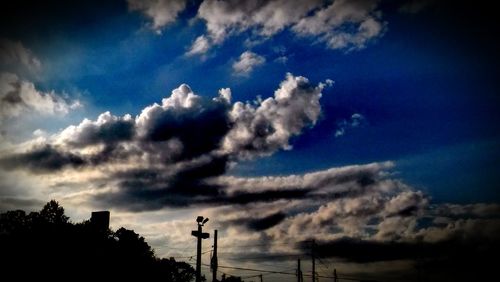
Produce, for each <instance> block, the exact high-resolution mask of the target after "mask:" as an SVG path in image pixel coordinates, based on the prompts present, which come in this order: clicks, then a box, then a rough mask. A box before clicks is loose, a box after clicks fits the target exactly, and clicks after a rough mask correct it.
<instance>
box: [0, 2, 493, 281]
mask: <svg viewBox="0 0 500 282" xmlns="http://www.w3.org/2000/svg"><path fill="white" fill-rule="evenodd" d="M252 3H253V4H252ZM255 3H257V4H255ZM30 4H31V5H27V6H26V7H25V6H23V5H24V4H16V3H10V4H6V6H5V9H2V10H4V11H8V12H2V15H3V16H2V17H1V19H0V23H1V24H2V28H1V29H0V47H1V48H0V55H1V59H2V62H1V64H0V67H1V68H0V74H1V75H2V76H1V79H2V80H1V81H0V94H1V95H2V96H1V100H0V102H1V104H0V114H1V115H0V122H1V124H0V130H1V135H0V137H1V138H0V168H1V169H2V170H0V176H1V178H3V180H2V181H0V188H1V189H0V210H3V209H8V208H27V209H35V208H36V207H38V206H41V204H42V203H43V202H44V201H46V200H49V199H51V198H56V199H58V200H60V201H61V202H62V203H63V204H64V206H65V207H68V209H67V210H68V211H69V213H70V215H71V216H72V217H74V218H76V219H84V218H87V215H88V212H89V211H90V210H94V209H96V208H99V209H110V210H112V212H113V215H114V218H113V219H112V224H113V225H114V226H118V225H119V224H124V225H126V226H128V227H130V228H135V229H137V230H139V231H141V232H143V233H144V234H145V236H146V238H147V239H148V240H149V241H150V242H153V243H152V245H153V246H154V247H157V248H160V250H161V248H163V247H164V246H165V244H172V245H174V244H190V243H189V242H190V241H186V239H185V238H183V237H182V236H181V235H179V234H177V233H175V232H174V233H175V234H172V235H168V236H167V235H164V234H163V233H164V230H170V229H171V228H173V227H172V226H175V228H177V229H178V228H179V226H181V225H182V226H184V227H185V226H190V225H189V224H188V223H187V222H190V221H189V220H191V219H189V220H188V217H190V216H191V215H193V216H194V215H195V214H196V213H197V211H196V210H194V209H193V208H192V206H190V205H195V204H200V205H202V206H203V212H204V213H205V214H208V215H210V216H213V215H219V216H220V218H219V221H212V222H213V224H214V225H215V226H218V228H220V230H221V234H222V237H223V236H224V234H225V233H224V232H228V234H229V233H230V230H233V231H231V232H236V233H238V234H241V236H243V237H244V236H248V237H245V238H246V240H249V241H259V240H265V239H266V238H278V237H279V238H280V239H279V240H281V239H282V240H284V241H286V240H287V238H281V237H280V236H283V235H282V234H284V233H286V232H292V231H290V230H295V231H296V230H298V229H301V228H295V227H296V226H305V223H304V222H306V221H311V222H316V221H314V220H315V219H314V218H316V216H318V218H322V219H324V218H325V216H324V213H327V212H329V215H330V216H331V218H332V219H331V220H332V222H334V224H335V228H336V229H327V228H326V229H321V228H324V227H323V226H321V228H320V227H318V226H315V227H318V228H320V229H321V230H319V229H318V230H319V231H317V234H316V233H311V234H299V233H298V234H296V237H297V238H299V237H300V238H303V239H304V238H309V237H310V236H316V235H317V236H320V237H318V238H319V239H321V238H323V239H324V240H331V239H332V238H341V236H347V237H349V238H357V237H359V238H363V239H367V238H368V239H373V240H382V241H384V242H385V241H391V240H398V238H399V239H400V238H406V239H408V240H414V239H415V238H416V237H412V236H414V235H415V236H417V235H416V234H417V233H418V234H419V235H418V236H422V237H425V236H429V238H428V239H429V241H432V240H434V238H433V237H432V236H433V235H432V234H434V233H432V232H434V231H433V230H430V229H431V227H432V228H441V227H443V223H442V222H437V221H436V222H434V223H433V224H435V225H432V224H431V227H429V230H427V231H429V233H425V232H427V231H426V230H423V229H418V228H417V226H420V224H421V223H422V221H426V222H427V221H428V220H429V218H432V217H436V218H438V217H439V218H440V219H442V218H444V217H449V220H450V223H449V224H452V220H455V219H456V216H457V214H459V215H461V216H464V217H467V220H471V222H472V221H473V222H474V224H476V223H477V224H483V223H484V222H482V221H481V220H483V219H484V218H494V219H492V220H495V221H494V222H493V223H492V226H500V225H499V224H498V222H499V221H498V215H499V214H500V213H499V212H498V210H500V209H499V208H498V202H499V201H500V193H499V191H498V183H499V182H500V174H499V173H498V167H500V151H499V148H500V146H499V145H500V135H499V125H498V122H497V121H498V120H500V111H499V110H498V104H499V103H498V102H499V98H498V97H499V95H498V81H497V80H498V78H497V76H498V75H497V69H498V62H499V60H498V57H499V55H498V47H499V46H498V43H497V42H495V40H494V36H495V35H496V34H498V31H499V30H498V24H496V23H495V20H494V19H495V16H496V15H494V12H493V11H492V10H491V9H488V7H487V6H481V5H480V4H478V5H477V6H473V5H472V4H470V5H469V4H468V3H463V2H462V1H426V0H421V1H415V0H408V1H392V0H386V1H374V0H373V1H372V0H359V1H344V0H336V1H321V0H316V1H301V0H297V1H275V0H272V1H261V2H257V1H240V2H239V3H238V1H212V0H205V1H201V0H200V1H198V0H196V1H195V0H189V1H184V0H172V1H163V0H150V1H142V2H140V1H136V0H128V1H125V0H123V1H121V0H120V1H118V0H116V1H105V3H98V1H95V2H94V1H81V2H77V3H72V4H68V3H63V2H61V1H55V0H54V1H49V3H48V4H41V3H30ZM226 4H227V5H226ZM225 5H226V6H225ZM273 5H274V6H273ZM269 7H271V8H269ZM221 11H222V12H221ZM269 11H271V13H270V12H269ZM4 14H5V15H4ZM324 15H326V16H324ZM234 19H237V20H235V21H233V20H234ZM318 22H319V23H320V24H318ZM196 48H198V49H196ZM288 73H290V74H291V75H287V74H288ZM329 80H332V81H333V84H332V83H330V81H329ZM183 84H187V85H189V88H188V87H186V86H183ZM330 84H331V85H330ZM225 88H229V89H230V95H229V96H224V95H223V93H226V94H227V92H228V91H229V90H227V89H225ZM221 89H225V90H221ZM275 91H276V93H275ZM280 91H281V92H280ZM278 92H279V93H281V94H279V93H278ZM280 95H281V97H282V98H280ZM215 97H217V98H215ZM227 97H230V99H228V98H227ZM283 97H284V98H283ZM319 97H320V98H319ZM213 98H215V99H213ZM162 99H164V100H162ZM280 99H281V100H280ZM318 99H319V102H318V103H319V104H317V103H316V102H317V101H316V100H318ZM237 101H241V102H243V103H242V104H238V103H236V102H237ZM266 101H267V102H268V104H266ZM155 103H156V105H155ZM240 106H241V108H238V107H240ZM198 110H199V111H198ZM107 111H109V112H110V113H109V114H108V113H106V112H107ZM207 112H208V113H209V114H206V113H207ZM283 113H285V114H283ZM84 119H87V120H84ZM242 132H243V133H242ZM275 133H276V134H275ZM278 133H280V134H278ZM245 142H246V143H245ZM264 176H267V178H265V177H264ZM316 178H317V179H320V180H324V181H323V182H321V181H320V180H318V183H317V182H316V181H315V179H316ZM346 179H347V180H346ZM320 182H321V183H320ZM351 182H352V183H351ZM325 183H326V184H325ZM346 183H348V184H346ZM344 185H345V187H344ZM349 185H350V186H349ZM365 186H367V187H372V186H373V191H375V192H373V193H374V194H376V195H377V197H380V198H377V197H375V196H373V195H372V194H370V193H368V192H367V193H366V194H364V193H365V192H359V191H365V190H364V189H365ZM297 187H299V188H300V189H299V191H296V190H294V189H296V188H297ZM346 187H347V188H346ZM388 187H389V188H388ZM344 188H345V189H347V190H346V191H347V192H346V191H344V190H343V189H344ZM182 189H187V190H182ZM197 189H201V190H197ZM297 189H298V188H297ZM335 189H339V190H338V191H337V190H335ZM333 190H335V193H333V192H332V191H333ZM358 190H359V191H358ZM234 191H236V192H234ZM314 191H319V192H318V193H320V194H321V193H326V195H330V196H331V197H333V198H328V197H326V198H325V199H321V200H320V199H318V198H317V194H315V192H314ZM349 191H350V192H349ZM356 191H358V192H359V193H361V194H359V195H358V194H355V193H358V192H356ZM351 192H352V193H353V195H351V196H349V197H352V198H349V197H347V198H346V199H344V198H342V196H338V195H344V194H342V193H346V194H349V193H351ZM330 193H332V194H330ZM387 193H388V194H387ZM354 194H355V195H354ZM242 195H243V196H242ZM269 195H271V196H269ZM321 195H322V194H321ZM349 195H350V194H349ZM244 196H245V197H244ZM365 196H366V197H367V198H364V197H365ZM372 196H373V197H374V198H376V200H373V199H374V198H370V197H372ZM190 197H192V198H190ZM265 197H271V200H269V199H262V198H265ZM273 197H275V198H273ZM301 197H303V198H304V199H302V198H301ZM336 197H340V198H339V199H337V198H336ZM391 197H392V198H391ZM191 199H192V202H190V200H191ZM328 199H331V201H330V200H328ZM367 199H370V200H367ZM302 200H303V202H301V201H302ZM351 200H352V202H349V201H351ZM267 201H270V202H267ZM295 201H298V202H299V203H300V205H302V206H303V208H298V206H297V205H299V204H296V202H295ZM370 201H371V202H370ZM377 201H383V202H384V203H385V204H386V206H385V208H384V209H383V210H377V211H376V212H374V214H373V215H370V216H372V217H366V218H365V215H364V214H362V213H361V212H360V213H359V214H356V213H355V212H352V214H351V213H349V212H348V211H345V210H349V209H350V208H352V207H353V206H354V207H358V208H360V207H365V206H368V207H369V206H370V203H371V204H373V203H374V202H377ZM401 202H404V204H403V203H401ZM190 203H191V204H190ZM193 203H194V204H193ZM398 203H399V205H400V207H399V208H400V209H401V210H400V211H399V212H400V213H401V214H400V215H398V216H397V220H398V224H394V220H395V217H396V216H394V214H398V213H397V212H395V211H394V209H395V207H394V205H397V204H398ZM342 207H344V211H345V212H346V214H340V211H339V210H342ZM484 207H486V208H484ZM377 208H380V207H379V206H377V207H376V208H375V207H373V209H374V210H376V209H377ZM483 208H484V210H486V214H483V213H481V212H477V210H481V211H483V212H484V210H482V209H483ZM338 209H339V210H338ZM360 209H361V208H360ZM412 209H413V210H415V211H418V212H415V213H412V215H411V217H406V216H409V215H403V214H404V213H405V211H408V210H412ZM366 210H370V209H369V208H366ZM451 210H453V212H452V211H451ZM456 210H460V211H456ZM267 211H268V212H267ZM363 211H364V210H363ZM491 211H493V212H492V214H493V215H492V214H490V213H488V212H491ZM244 212H246V213H248V216H249V217H251V218H252V219H253V220H254V221H253V223H255V221H256V220H257V221H258V220H264V219H266V218H268V216H272V215H273V214H271V213H273V212H275V213H276V214H274V215H278V217H277V218H283V219H282V222H281V221H280V222H279V223H276V225H275V226H271V227H269V229H266V230H253V231H255V232H254V233H248V234H247V233H244V232H243V231H242V230H246V229H244V228H243V229H238V228H240V227H231V226H230V225H231V224H234V223H235V222H237V220H238V219H241V218H242V217H243V216H247V214H245V215H242V214H243V213H244ZM446 212H450V213H451V215H450V214H440V213H446ZM460 212H462V214H461V213H460ZM475 212H477V213H478V214H479V215H478V214H475ZM221 214H222V215H221ZM353 214H355V215H353ZM437 214H439V216H438V215H437ZM472 215H474V216H477V217H478V218H479V219H478V218H472V219H471V218H469V217H470V216H472ZM168 216H170V217H171V218H170V219H171V220H170V219H169V220H166V219H165V218H168ZM337 217H340V218H342V219H340V220H338V219H337ZM344 217H345V218H344ZM360 218H361V219H360ZM344 219H345V221H344ZM337 220H338V221H337ZM363 220H366V222H365V223H366V224H364V225H363V224H361V225H359V224H360V223H359V222H363ZM179 221H180V222H181V223H179ZM191 221H192V220H191ZM371 222H377V223H376V224H375V225H377V224H378V225H377V226H375V225H374V224H372V223H371ZM250 223H252V222H250ZM250 223H249V224H250ZM127 224H128V225H127ZM301 224H303V225H301ZM471 224H472V223H471ZM158 225H160V226H161V228H159V227H157V226H158ZM249 226H250V225H249ZM374 226H375V227H374ZM390 226H393V227H394V226H405V227H407V228H408V230H403V231H402V230H399V229H398V230H389V231H390V232H389V231H387V230H386V229H387V228H389V227H390ZM457 226H458V224H457ZM474 226H475V225H474ZM169 228H170V229H169ZM175 228H174V229H175ZM231 228H234V229H231ZM248 228H249V227H248ZM248 228H247V229H248ZM286 228H290V229H286ZM294 228H295V229H294ZM332 228H333V227H332ZM394 228H396V227H394ZM453 228H455V227H453ZM453 228H451V227H450V228H448V229H446V230H444V229H443V230H441V231H442V232H443V234H444V233H446V232H451V231H449V230H454V229H453ZM457 228H458V227H457ZM177 229H175V230H177ZM302 229H304V228H302ZM313 229H314V228H311V230H313ZM368 229H370V230H371V231H367V230H368ZM375 229H376V230H378V231H376V232H375V231H373V230H375ZM396 229H397V228H396ZM424 229H425V228H424ZM234 230H236V231H234ZM277 230H281V231H283V230H288V231H283V232H281V233H280V232H278V231H277ZM304 230H306V229H304ZM337 230H342V231H338V232H337ZM353 230H357V231H353ZM360 230H361V231H360ZM295 231H293V232H295ZM410 231H411V232H410ZM462 231H463V230H458V231H456V232H462ZM245 232H246V231H245ZM293 232H292V233H293ZM311 232H313V231H311ZM363 232H366V233H363ZM453 232H455V231H453ZM463 232H465V231H463ZM232 234H235V233H232ZM279 234H281V235H279ZM387 234H397V236H399V237H397V236H396V235H394V236H395V237H394V238H397V239H394V238H393V237H388V236H389V235H387ZM408 234H411V236H410V235H408ZM422 234H424V235H422ZM426 234H427V235H426ZM446 234H448V233H446ZM252 236H253V237H252ZM308 236H309V237H308ZM321 236H323V237H321ZM335 236H337V237H335ZM405 236H407V237H405ZM443 236H444V235H443ZM450 236H451V235H450ZM293 238H295V237H292V239H293ZM325 238H326V239H325ZM426 238H427V237H426ZM443 238H444V237H443ZM188 239H189V238H188ZM288 239H290V238H288ZM276 240H277V241H279V240H278V239H276ZM186 242H188V243H186ZM287 242H288V241H287ZM233 243H234V242H233ZM161 254H162V255H165V256H167V255H173V254H172V253H169V252H166V253H161ZM176 255H185V254H181V253H179V254H176ZM277 281H279V280H277Z"/></svg>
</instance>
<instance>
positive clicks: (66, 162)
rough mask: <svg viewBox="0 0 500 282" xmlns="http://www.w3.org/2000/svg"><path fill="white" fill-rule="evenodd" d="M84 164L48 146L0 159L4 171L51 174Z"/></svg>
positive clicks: (76, 156) (69, 154)
mask: <svg viewBox="0 0 500 282" xmlns="http://www.w3.org/2000/svg"><path fill="white" fill-rule="evenodd" d="M85 164H86V162H85V160H84V159H83V158H82V157H80V156H78V155H75V154H72V153H68V152H63V151H60V150H58V149H56V148H54V147H53V146H50V145H45V146H42V147H39V148H35V149H33V150H32V151H29V152H26V153H21V154H15V155H10V156H6V157H3V158H1V159H0V165H1V166H2V168H4V169H7V170H12V169H29V170H32V171H34V172H37V173H52V172H56V171H59V170H61V169H63V168H66V167H73V168H78V167H81V166H83V165H85Z"/></svg>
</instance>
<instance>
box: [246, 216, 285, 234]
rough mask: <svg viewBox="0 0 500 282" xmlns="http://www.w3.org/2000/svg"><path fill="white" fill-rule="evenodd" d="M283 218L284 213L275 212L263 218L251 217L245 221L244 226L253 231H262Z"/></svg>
mask: <svg viewBox="0 0 500 282" xmlns="http://www.w3.org/2000/svg"><path fill="white" fill-rule="evenodd" d="M285 218H286V214H284V213H282V212H277V213H274V214H271V215H268V216H266V217H263V218H255V219H251V220H250V221H249V222H247V223H246V226H247V227H248V228H249V229H251V230H254V231H262V230H266V229H268V228H271V227H273V226H275V225H277V224H279V223H280V222H282V221H283V220H284V219H285Z"/></svg>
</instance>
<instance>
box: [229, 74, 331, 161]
mask: <svg viewBox="0 0 500 282" xmlns="http://www.w3.org/2000/svg"><path fill="white" fill-rule="evenodd" d="M324 86H325V85H324V84H322V83H320V84H318V85H317V86H313V85H311V84H310V83H309V80H308V79H307V78H305V77H302V76H293V75H292V74H290V73H289V74H287V76H286V79H285V80H284V81H283V82H281V84H280V88H279V89H277V90H276V91H275V92H274V97H269V98H267V99H265V100H264V101H260V102H259V105H258V106H257V107H256V106H254V105H252V104H250V103H242V102H237V103H235V104H234V105H233V107H232V109H231V112H230V113H229V116H230V120H231V122H232V123H233V127H232V129H231V131H229V133H228V134H227V135H226V136H225V138H224V141H223V145H222V148H223V151H224V152H226V153H230V154H237V155H239V156H240V157H243V158H248V157H252V156H254V155H268V154H270V153H273V152H274V151H276V150H278V149H290V148H291V146H290V145H289V143H288V141H289V139H290V138H291V137H292V136H295V135H299V134H300V133H301V132H302V130H303V129H304V128H306V127H308V126H312V125H314V124H315V123H316V121H317V119H318V117H319V114H320V112H321V106H320V104H319V99H320V98H321V95H322V94H321V92H322V90H323V88H324Z"/></svg>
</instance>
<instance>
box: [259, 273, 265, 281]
mask: <svg viewBox="0 0 500 282" xmlns="http://www.w3.org/2000/svg"><path fill="white" fill-rule="evenodd" d="M259 277H260V282H264V280H263V279H262V274H261V275H259Z"/></svg>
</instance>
